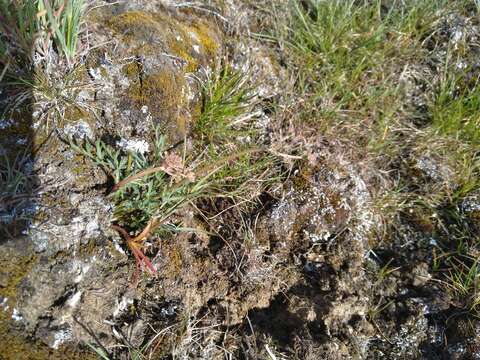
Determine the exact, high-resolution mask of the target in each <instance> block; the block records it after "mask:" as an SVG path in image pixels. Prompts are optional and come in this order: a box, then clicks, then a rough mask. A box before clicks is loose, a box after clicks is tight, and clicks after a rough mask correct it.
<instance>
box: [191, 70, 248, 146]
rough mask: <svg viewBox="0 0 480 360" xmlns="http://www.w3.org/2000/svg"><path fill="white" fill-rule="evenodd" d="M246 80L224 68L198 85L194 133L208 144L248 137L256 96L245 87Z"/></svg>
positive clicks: (235, 71)
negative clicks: (199, 101) (199, 108)
mask: <svg viewBox="0 0 480 360" xmlns="http://www.w3.org/2000/svg"><path fill="white" fill-rule="evenodd" d="M248 78H249V77H248V76H247V75H245V74H244V73H243V72H241V71H238V70H234V69H233V68H231V67H229V66H224V67H222V69H221V70H220V71H217V72H213V73H212V74H210V75H208V78H207V80H206V81H204V82H202V83H201V86H202V92H203V104H202V113H201V115H200V117H199V119H198V120H197V121H196V122H195V127H194V133H195V134H196V135H197V136H199V137H200V138H203V139H205V140H208V141H209V142H211V143H213V142H219V141H220V142H226V141H229V140H232V138H234V137H238V136H241V135H243V136H246V135H248V134H249V133H251V129H249V128H248V124H249V120H250V119H251V116H250V115H251V111H252V108H253V106H254V104H255V101H256V100H255V99H256V95H255V94H254V93H253V90H252V89H251V88H250V87H249V86H247V82H248Z"/></svg>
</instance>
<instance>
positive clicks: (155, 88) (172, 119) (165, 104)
mask: <svg viewBox="0 0 480 360" xmlns="http://www.w3.org/2000/svg"><path fill="white" fill-rule="evenodd" d="M184 86H185V78H184V77H183V76H181V75H179V74H177V73H176V72H175V71H173V70H170V69H165V70H164V71H160V72H157V73H154V74H151V75H147V76H145V77H144V78H142V79H138V80H137V81H132V83H131V85H130V88H129V89H128V90H127V96H128V97H129V98H130V99H131V100H132V101H133V103H134V104H135V105H136V107H138V108H141V107H142V106H147V107H148V109H149V111H150V112H151V113H152V115H153V116H154V117H156V118H160V119H163V120H166V121H167V122H168V123H169V124H170V125H169V127H171V126H172V125H174V126H176V127H177V128H178V130H179V131H181V129H180V128H181V127H182V126H179V123H181V117H180V111H179V109H180V108H181V107H182V106H184V105H185V103H186V99H185V95H184Z"/></svg>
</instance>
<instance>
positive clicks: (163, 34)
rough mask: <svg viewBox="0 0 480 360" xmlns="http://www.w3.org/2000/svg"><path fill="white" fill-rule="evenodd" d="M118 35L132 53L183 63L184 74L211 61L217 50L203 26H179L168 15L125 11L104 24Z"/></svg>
mask: <svg viewBox="0 0 480 360" xmlns="http://www.w3.org/2000/svg"><path fill="white" fill-rule="evenodd" d="M108 24H109V26H110V27H111V28H112V29H113V30H114V31H116V32H118V33H120V34H122V36H123V40H124V41H125V43H127V44H128V45H129V46H130V48H131V51H132V52H133V53H135V54H142V55H152V54H159V53H166V54H170V55H173V56H176V57H178V58H181V59H182V60H183V61H184V62H185V68H184V70H185V72H194V71H196V70H197V69H198V67H199V65H200V64H201V63H204V62H206V60H207V61H209V60H212V58H213V56H215V55H216V53H217V50H218V48H219V43H218V36H216V35H215V34H216V33H215V31H213V30H212V29H211V28H210V27H209V26H208V25H207V24H206V23H204V22H198V23H195V24H186V23H183V22H181V21H179V20H177V19H175V18H174V17H172V16H171V15H166V14H163V13H153V14H150V13H145V12H142V11H129V12H126V13H123V14H120V15H117V16H115V17H113V18H112V19H110V20H109V21H108Z"/></svg>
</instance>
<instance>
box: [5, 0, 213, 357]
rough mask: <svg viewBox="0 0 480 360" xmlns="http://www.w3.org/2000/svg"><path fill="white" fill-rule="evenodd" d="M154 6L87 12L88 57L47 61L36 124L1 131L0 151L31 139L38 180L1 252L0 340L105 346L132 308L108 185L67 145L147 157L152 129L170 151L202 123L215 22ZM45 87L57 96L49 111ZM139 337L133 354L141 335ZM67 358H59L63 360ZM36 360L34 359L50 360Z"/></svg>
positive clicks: (32, 120) (129, 5)
mask: <svg viewBox="0 0 480 360" xmlns="http://www.w3.org/2000/svg"><path fill="white" fill-rule="evenodd" d="M149 4H151V2H146V1H145V2H126V3H123V4H114V5H110V6H102V7H99V8H97V9H95V10H93V11H91V12H90V13H89V15H88V19H87V22H88V26H89V42H90V45H91V46H92V47H94V48H95V49H92V50H91V51H90V52H89V53H88V54H87V56H86V57H85V59H84V61H83V63H82V64H80V65H79V66H77V67H76V68H75V69H73V70H72V69H68V68H66V67H65V66H64V65H65V64H62V63H61V62H60V61H59V59H58V58H57V57H56V56H55V54H53V53H52V54H48V56H51V61H50V62H49V63H48V65H46V66H45V68H44V69H42V73H40V72H39V77H38V78H37V80H38V81H39V82H40V81H41V83H39V90H38V91H34V93H33V94H32V96H33V97H34V98H35V108H34V111H33V118H25V119H24V120H25V121H24V122H25V123H26V124H24V123H23V122H21V121H13V120H12V121H11V123H10V121H9V120H8V119H7V120H8V121H9V122H8V123H7V122H6V121H7V120H3V119H2V122H1V123H0V126H2V129H3V128H4V127H5V130H7V131H2V136H1V139H0V140H1V141H2V142H1V144H2V146H4V147H6V148H11V145H12V144H11V143H12V141H13V142H17V143H20V142H21V141H26V140H28V139H30V138H33V140H34V143H35V149H34V158H33V161H32V174H31V177H32V179H33V177H35V179H36V180H35V196H34V205H33V207H32V208H33V209H34V210H33V211H32V212H31V213H29V214H27V215H29V218H28V222H27V223H26V224H24V226H23V227H22V229H21V231H19V234H18V235H21V234H20V233H21V232H23V233H24V235H25V236H24V238H23V239H22V240H21V241H20V240H19V239H17V238H16V237H17V234H15V236H14V238H13V239H11V240H10V241H8V242H6V243H3V241H2V243H1V244H0V253H2V254H10V252H9V251H10V250H8V249H12V250H11V251H13V252H14V254H15V255H12V256H11V257H10V258H9V259H3V258H2V261H5V262H7V261H9V262H10V263H11V266H14V268H10V267H8V268H6V270H5V271H6V272H5V273H4V272H2V273H1V277H0V281H1V282H2V284H1V286H0V296H1V304H2V306H3V308H4V309H8V310H4V311H0V313H2V316H1V318H0V327H1V328H2V331H1V332H2V333H6V332H9V333H12V334H15V335H12V336H13V337H18V338H19V339H20V338H21V336H20V335H21V334H23V335H25V336H26V337H29V338H32V339H34V340H35V341H38V343H39V344H40V345H39V346H40V348H41V349H44V348H45V347H47V348H48V347H50V348H53V349H66V348H68V347H69V346H70V345H71V344H75V343H78V342H81V343H85V342H89V343H91V342H92V341H94V340H93V339H92V334H94V336H96V337H97V338H101V339H102V342H103V343H104V344H105V345H108V344H111V343H112V342H113V333H112V330H111V327H112V325H111V324H115V323H116V321H117V320H118V319H120V318H122V316H124V314H125V313H128V311H129V310H130V309H129V306H130V305H128V304H131V303H132V301H133V299H135V301H137V300H138V296H137V295H135V294H134V293H135V292H133V294H132V291H131V290H129V286H130V280H131V279H130V276H129V274H130V272H129V271H128V266H127V265H130V264H131V262H130V260H128V258H127V256H126V253H125V252H124V251H123V249H122V248H121V247H120V246H119V245H118V243H117V244H116V245H115V244H113V245H112V239H114V241H116V237H117V235H116V234H115V233H114V232H113V231H112V230H111V229H110V223H111V219H112V210H113V209H112V204H111V203H110V202H109V200H108V199H107V198H106V197H105V194H106V191H107V189H108V186H109V181H110V180H109V178H108V176H107V175H106V174H105V173H104V172H103V171H102V169H101V168H99V167H96V166H94V165H92V164H91V163H89V162H87V161H86V160H85V159H84V158H82V157H81V156H78V155H76V154H75V153H74V152H73V151H72V149H71V148H70V146H69V145H68V144H67V142H68V141H69V139H72V138H73V139H75V140H77V141H81V140H83V139H85V138H88V139H91V140H95V139H99V138H102V137H103V138H106V139H108V141H110V142H111V143H114V144H116V146H118V147H121V148H124V149H126V150H128V151H134V152H142V153H147V152H149V151H150V150H151V149H152V146H151V140H152V137H153V136H152V134H153V133H154V129H155V128H156V127H158V128H160V129H162V130H163V132H164V133H165V134H167V135H168V137H167V141H168V142H169V143H170V144H174V143H176V142H177V141H178V140H179V139H183V138H184V137H185V135H186V134H187V132H188V131H189V129H190V127H191V125H192V122H193V121H194V120H195V116H196V114H198V106H200V105H199V101H200V85H199V81H198V79H199V78H200V77H201V76H202V75H201V74H202V73H203V72H206V71H209V69H211V68H212V67H213V66H214V65H215V63H216V62H217V61H218V58H219V56H220V53H221V51H222V34H221V32H220V31H219V29H218V28H217V26H216V25H215V23H214V22H212V21H210V20H208V19H206V18H203V17H199V16H198V15H197V14H195V13H189V12H180V11H177V10H175V9H174V8H167V7H165V6H163V5H161V4H159V3H155V5H154V6H153V8H151V9H149ZM195 74H196V75H195ZM41 76H44V77H41ZM41 86H44V87H49V88H50V89H54V91H55V92H56V95H55V96H56V98H55V100H56V103H55V105H54V106H52V103H51V99H50V98H48V93H47V92H45V91H42V89H43V88H40V87H41ZM20 115H21V114H19V117H20ZM30 125H32V127H30ZM7 128H8V129H7ZM23 130H24V131H23ZM34 130H35V134H33V132H34ZM52 130H53V132H52ZM4 135H5V136H4ZM3 211H4V209H3V205H2V207H1V208H0V215H1V216H2V222H3V220H5V221H8V220H9V219H7V218H6V217H5V216H7V215H8V214H7V211H9V209H7V208H6V209H5V211H6V213H5V216H4V214H3ZM4 217H5V219H4ZM17 227H18V226H17ZM2 233H3V232H2ZM24 249H28V251H27V250H24ZM20 253H22V254H23V255H21V256H20V255H18V254H20ZM25 259H27V260H25ZM2 264H3V262H2ZM27 265H28V266H27ZM177 266H181V264H177ZM13 281H14V283H13ZM199 306H200V305H199ZM4 315H6V316H4ZM135 326H136V330H135V331H136V332H137V333H138V334H139V335H138V339H137V340H136V343H138V342H139V343H138V344H140V343H141V342H142V341H143V340H142V339H143V336H144V335H143V333H144V332H145V324H143V325H142V324H141V323H138V322H136V323H135ZM3 329H5V331H3ZM7 329H8V330H7ZM10 341H11V338H10V337H9V336H2V337H0V353H1V354H7V353H8V354H10V352H7V350H6V349H7V348H8V347H9V346H10V345H9V343H10ZM19 341H20V340H19ZM22 341H23V340H22ZM22 341H20V342H21V344H23V342H22ZM25 344H26V345H25V346H26V347H28V346H29V345H28V343H27V342H25ZM69 344H70V345H69ZM19 346H20V345H19ZM30 347H31V349H32V351H33V350H34V349H35V347H34V345H32V344H30ZM35 351H36V350H35ZM39 351H40V350H39ZM42 351H43V350H42ZM62 351H63V350H62ZM62 351H60V352H58V354H59V355H58V356H59V357H62V356H69V355H67V354H70V353H66V352H62ZM22 353H25V354H27V352H26V351H22ZM42 354H43V353H42ZM42 354H40V353H39V355H38V357H35V356H34V357H32V358H35V359H43V358H47V356H46V355H45V356H44V355H42ZM5 356H7V357H6V358H7V359H13V358H14V356H13V355H12V356H13V357H12V356H11V355H5ZM0 357H1V356H0ZM26 358H28V356H27V357H26ZM70 358H73V355H72V357H70Z"/></svg>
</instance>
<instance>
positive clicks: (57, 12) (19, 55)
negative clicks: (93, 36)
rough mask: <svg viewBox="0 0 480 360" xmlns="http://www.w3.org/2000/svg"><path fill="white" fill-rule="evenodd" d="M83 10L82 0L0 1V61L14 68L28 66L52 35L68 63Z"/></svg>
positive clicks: (46, 48) (71, 61)
mask: <svg viewBox="0 0 480 360" xmlns="http://www.w3.org/2000/svg"><path fill="white" fill-rule="evenodd" d="M84 12H85V4H84V2H83V0H67V1H62V0H50V1H49V0H14V1H11V0H0V50H2V51H1V52H0V54H2V55H1V56H0V63H2V64H3V65H4V66H5V67H7V66H12V67H14V68H16V69H17V70H18V69H19V68H21V66H22V65H31V64H33V59H34V56H35V53H36V52H41V53H42V55H45V54H46V53H47V52H48V51H49V49H48V46H49V40H50V39H51V38H52V39H53V41H54V42H55V44H56V47H57V51H58V52H59V53H63V54H64V55H65V56H66V58H67V61H68V62H69V63H70V64H72V63H73V59H74V57H75V55H76V51H77V44H78V36H79V34H80V32H81V26H82V15H83V14H84Z"/></svg>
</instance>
